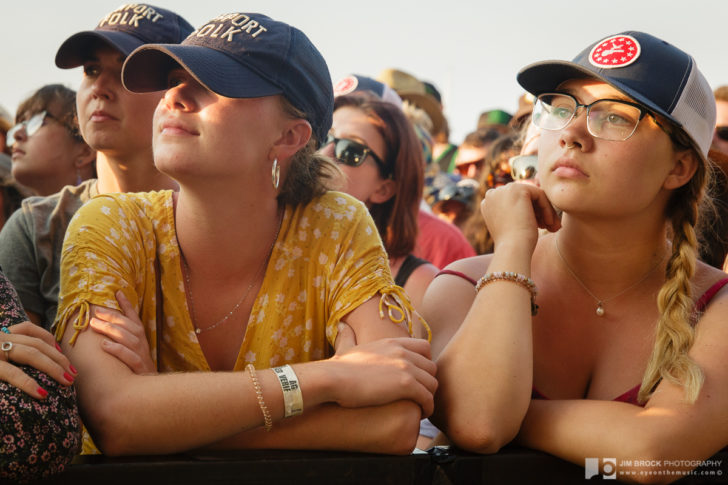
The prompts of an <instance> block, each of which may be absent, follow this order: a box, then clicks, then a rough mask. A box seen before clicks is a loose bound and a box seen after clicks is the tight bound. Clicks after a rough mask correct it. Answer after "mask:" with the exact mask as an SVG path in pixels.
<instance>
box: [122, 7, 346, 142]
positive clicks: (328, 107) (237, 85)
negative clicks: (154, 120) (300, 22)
mask: <svg viewBox="0 0 728 485" xmlns="http://www.w3.org/2000/svg"><path fill="white" fill-rule="evenodd" d="M178 65H179V66H181V67H182V68H183V69H185V70H186V71H187V72H189V73H190V75H192V76H193V77H194V78H195V79H196V80H197V81H198V82H199V83H200V84H202V85H203V86H205V87H206V88H207V89H209V90H210V91H212V92H214V93H217V94H219V95H221V96H225V97H228V98H258V97H262V96H273V95H277V94H280V95H283V96H284V97H285V98H286V99H288V101H290V102H291V104H292V105H293V106H295V107H296V108H298V109H299V110H301V111H302V112H303V113H305V117H306V119H307V120H308V122H309V123H311V127H312V130H313V135H314V137H315V138H316V140H317V141H318V142H319V144H321V143H323V141H324V140H325V139H326V135H327V134H328V132H329V129H330V128H331V120H332V115H333V106H334V95H333V87H332V83H331V76H330V75H329V68H328V66H327V65H326V61H325V60H324V58H323V56H322V55H321V53H320V52H319V51H318V49H316V47H315V46H314V45H313V44H312V43H311V41H310V40H309V39H308V37H306V35H305V34H304V33H303V32H301V31H300V30H298V29H297V28H295V27H292V26H290V25H288V24H286V23H283V22H279V21H276V20H273V19H271V18H270V17H267V16H265V15H262V14H258V13H230V14H224V15H220V16H218V17H215V18H214V19H212V20H210V21H209V22H207V23H206V24H204V25H203V26H202V27H200V28H199V29H197V30H195V31H194V32H192V33H191V34H190V35H189V36H188V37H187V38H186V39H185V40H184V41H183V42H182V43H181V44H179V45H171V44H155V45H145V46H142V47H139V48H138V49H137V50H135V51H134V52H133V53H132V54H131V55H130V56H129V57H128V58H127V59H126V61H125V62H124V67H123V69H122V76H121V77H122V80H123V83H124V86H125V87H126V88H127V89H128V90H130V91H134V92H148V91H157V90H160V89H166V88H167V74H168V73H169V71H170V70H172V69H174V68H175V67H177V66H178Z"/></svg>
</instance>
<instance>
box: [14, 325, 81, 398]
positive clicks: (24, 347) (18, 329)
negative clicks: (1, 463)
mask: <svg viewBox="0 0 728 485" xmlns="http://www.w3.org/2000/svg"><path fill="white" fill-rule="evenodd" d="M23 365H24V366H30V367H32V368H34V369H37V370H39V371H41V372H44V373H46V374H48V375H49V376H50V377H51V378H53V379H54V380H55V381H57V382H58V383H59V384H61V385H62V386H70V385H71V384H73V381H74V379H75V378H76V376H77V375H78V371H76V369H75V368H74V367H73V365H71V362H70V361H69V360H68V358H67V357H66V356H65V355H63V353H62V352H61V348H60V347H59V346H58V344H57V343H56V341H55V340H54V338H53V336H52V335H51V334H50V333H49V332H48V331H46V330H44V329H42V328H41V327H39V326H37V325H36V324H34V323H32V322H23V323H19V324H16V325H12V326H10V327H3V328H2V331H1V332H0V381H4V382H7V383H8V384H11V385H13V386H15V387H17V388H18V389H20V390H22V391H23V392H25V393H27V394H29V395H31V396H33V397H34V398H37V399H45V398H46V397H47V396H48V390H47V389H45V388H44V387H42V386H41V385H40V384H39V383H38V381H37V380H36V379H35V378H33V377H32V376H30V375H28V373H27V372H25V370H24V369H23V368H21V367H20V366H23Z"/></svg>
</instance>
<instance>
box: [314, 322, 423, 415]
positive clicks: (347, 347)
mask: <svg viewBox="0 0 728 485" xmlns="http://www.w3.org/2000/svg"><path fill="white" fill-rule="evenodd" d="M335 347H336V354H335V355H334V356H333V357H332V358H331V359H329V360H328V361H326V362H328V363H330V364H331V365H330V369H331V371H332V372H333V373H334V374H335V376H336V377H338V379H336V382H338V383H339V384H338V385H337V386H336V388H335V392H336V397H335V398H334V399H332V400H333V401H335V402H337V403H338V404H339V405H340V406H343V407H364V406H378V405H384V404H388V403H391V402H394V401H399V400H403V399H409V400H411V401H414V402H416V403H417V404H419V406H420V408H422V417H423V418H424V417H427V416H429V415H431V414H432V411H433V409H434V401H433V395H434V393H435V391H436V390H437V379H436V378H435V373H436V370H437V367H436V365H435V363H434V362H433V361H432V360H431V356H430V344H429V343H428V342H427V341H426V340H421V339H416V338H409V337H401V338H388V339H382V340H376V341H374V342H369V343H366V344H361V345H357V343H356V338H355V335H354V332H353V330H352V329H351V327H349V325H347V324H345V323H340V324H339V327H338V336H337V339H336V345H335Z"/></svg>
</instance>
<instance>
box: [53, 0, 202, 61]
mask: <svg viewBox="0 0 728 485" xmlns="http://www.w3.org/2000/svg"><path fill="white" fill-rule="evenodd" d="M193 30H194V27H192V25H190V23H189V22H187V21H186V20H185V19H184V18H182V17H180V16H179V15H177V14H176V13H174V12H172V11H170V10H166V9H164V8H159V7H154V6H152V5H147V4H143V3H132V4H128V5H123V6H121V7H119V8H117V9H116V10H114V11H113V12H110V13H109V14H107V15H106V16H105V17H104V18H103V19H101V21H100V22H99V24H98V25H97V26H96V28H95V29H94V30H87V31H84V32H79V33H77V34H74V35H72V36H71V37H69V38H68V39H66V41H65V42H64V43H63V44H62V45H61V47H60V48H59V49H58V52H57V53H56V66H58V67H60V68H61V69H70V68H73V67H78V66H80V65H81V64H83V63H84V61H85V60H86V59H87V57H88V56H89V55H90V53H91V51H90V49H91V48H92V46H94V44H95V43H96V42H99V41H101V42H104V43H106V44H109V45H111V46H112V47H114V48H116V49H118V50H119V51H120V52H121V53H122V54H124V56H128V55H129V54H130V53H131V52H132V51H133V50H134V49H136V48H137V47H139V46H141V45H144V44H152V43H154V44H159V43H168V44H178V43H180V42H182V41H183V40H184V38H185V37H187V36H188V35H189V34H190V32H192V31H193Z"/></svg>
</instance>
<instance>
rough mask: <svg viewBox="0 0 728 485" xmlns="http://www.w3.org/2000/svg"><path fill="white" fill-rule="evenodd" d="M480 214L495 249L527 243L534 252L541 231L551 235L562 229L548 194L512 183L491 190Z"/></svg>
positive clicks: (525, 185)
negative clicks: (503, 243) (547, 231)
mask: <svg viewBox="0 0 728 485" xmlns="http://www.w3.org/2000/svg"><path fill="white" fill-rule="evenodd" d="M480 210H481V212H482V214H483V218H484V219H485V224H486V225H487V226H488V231H489V232H490V234H491V235H492V236H493V240H494V241H495V244H496V245H498V244H499V243H502V242H503V241H509V243H510V242H512V241H518V242H521V243H524V242H525V243H528V244H529V245H530V248H531V250H533V249H534V248H535V247H536V241H537V240H538V229H539V228H545V229H547V230H549V231H551V232H555V231H558V230H559V229H560V228H561V219H560V218H559V215H558V213H557V212H556V209H554V207H553V206H552V205H551V202H550V201H549V200H548V198H547V197H546V193H545V192H544V191H543V190H542V189H541V188H539V187H536V186H534V185H530V184H515V183H513V184H507V185H504V186H502V187H497V188H495V189H491V190H489V191H488V192H486V194H485V198H484V199H483V202H482V203H481V206H480Z"/></svg>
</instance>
